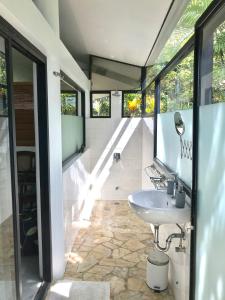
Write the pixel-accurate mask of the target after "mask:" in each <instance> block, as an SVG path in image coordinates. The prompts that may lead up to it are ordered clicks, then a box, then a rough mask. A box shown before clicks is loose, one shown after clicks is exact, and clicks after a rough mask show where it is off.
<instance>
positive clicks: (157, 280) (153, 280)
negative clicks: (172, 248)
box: [146, 249, 169, 292]
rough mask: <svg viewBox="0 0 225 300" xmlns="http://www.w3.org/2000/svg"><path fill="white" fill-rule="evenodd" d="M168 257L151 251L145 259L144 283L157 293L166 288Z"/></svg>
mask: <svg viewBox="0 0 225 300" xmlns="http://www.w3.org/2000/svg"><path fill="white" fill-rule="evenodd" d="M168 268H169V256H168V255H166V254H165V253H164V252H160V251H158V250H156V249H155V250H152V251H151V252H150V253H149V256H148V258H147V268H146V283H147V285H148V286H149V287H150V288H151V289H153V290H155V291H158V292H161V291H164V290H166V289H167V287H168Z"/></svg>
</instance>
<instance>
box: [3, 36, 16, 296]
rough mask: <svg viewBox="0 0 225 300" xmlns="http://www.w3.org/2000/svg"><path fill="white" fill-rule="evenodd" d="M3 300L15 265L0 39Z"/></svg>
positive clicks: (12, 290)
mask: <svg viewBox="0 0 225 300" xmlns="http://www.w3.org/2000/svg"><path fill="white" fill-rule="evenodd" d="M0 51H1V54H0V83H1V87H0V195H1V197H0V295H1V296H0V298H1V299H12V300H13V299H15V298H16V295H15V294H16V291H15V290H16V288H15V261H14V240H13V211H12V188H11V169H10V145H9V124H8V117H7V111H8V103H7V96H6V95H7V90H6V84H7V82H6V64H5V54H4V53H5V41H4V39H3V38H1V37H0Z"/></svg>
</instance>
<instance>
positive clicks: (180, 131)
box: [174, 112, 185, 136]
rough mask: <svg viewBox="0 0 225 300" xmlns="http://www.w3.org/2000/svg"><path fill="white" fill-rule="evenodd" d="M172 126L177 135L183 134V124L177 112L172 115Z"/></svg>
mask: <svg viewBox="0 0 225 300" xmlns="http://www.w3.org/2000/svg"><path fill="white" fill-rule="evenodd" d="M174 124H175V129H176V132H177V134H178V135H179V136H182V135H183V134H184V132H185V124H184V121H183V120H182V117H181V114H180V113H179V112H175V114H174Z"/></svg>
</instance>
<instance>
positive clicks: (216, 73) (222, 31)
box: [212, 22, 225, 103]
mask: <svg viewBox="0 0 225 300" xmlns="http://www.w3.org/2000/svg"><path fill="white" fill-rule="evenodd" d="M224 51H225V22H223V23H222V24H221V25H220V26H219V27H217V29H216V31H215V32H214V35H213V73H212V102H213V103H218V102H224V101H225V53H224Z"/></svg>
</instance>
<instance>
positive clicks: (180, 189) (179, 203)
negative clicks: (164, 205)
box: [175, 184, 186, 208]
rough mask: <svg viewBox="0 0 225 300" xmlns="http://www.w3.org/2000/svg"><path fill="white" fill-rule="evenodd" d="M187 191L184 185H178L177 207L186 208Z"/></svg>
mask: <svg viewBox="0 0 225 300" xmlns="http://www.w3.org/2000/svg"><path fill="white" fill-rule="evenodd" d="M185 196H186V195H185V191H184V189H183V185H181V184H179V185H178V190H177V192H176V196H175V200H176V204H175V206H176V207H177V208H184V206H185Z"/></svg>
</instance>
